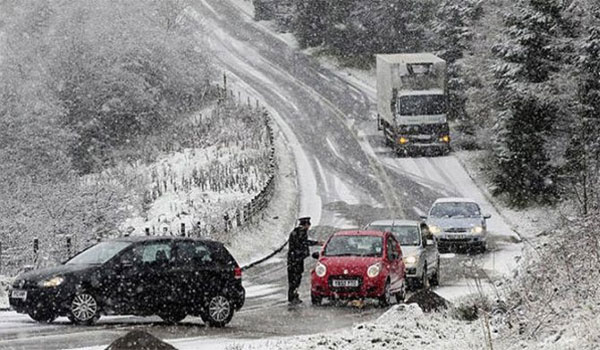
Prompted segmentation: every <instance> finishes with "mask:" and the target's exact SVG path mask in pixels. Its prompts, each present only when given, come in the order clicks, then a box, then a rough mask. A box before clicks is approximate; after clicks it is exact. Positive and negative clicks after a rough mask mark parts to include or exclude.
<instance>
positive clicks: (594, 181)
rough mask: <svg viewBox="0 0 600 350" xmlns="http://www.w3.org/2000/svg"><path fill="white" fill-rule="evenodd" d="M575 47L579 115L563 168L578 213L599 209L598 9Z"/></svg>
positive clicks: (599, 103)
mask: <svg viewBox="0 0 600 350" xmlns="http://www.w3.org/2000/svg"><path fill="white" fill-rule="evenodd" d="M592 17H593V19H594V20H595V21H594V22H593V23H592V24H591V25H590V27H589V29H588V35H587V36H585V37H584V38H583V40H582V44H581V45H580V46H579V47H578V51H579V57H580V59H579V62H578V65H577V66H578V68H579V72H578V74H579V77H578V94H577V97H578V102H579V113H578V115H577V118H575V120H574V121H573V125H574V127H573V132H572V135H571V142H570V144H569V147H568V149H567V153H566V158H567V160H568V162H567V165H566V168H567V171H568V172H569V174H570V175H571V176H572V178H573V179H574V181H573V185H574V187H575V188H574V189H575V194H576V198H577V200H578V201H579V203H580V204H581V208H582V212H583V214H584V215H587V214H588V213H589V212H590V211H591V210H598V209H600V191H599V190H598V188H599V186H600V9H596V11H595V12H594V14H593V16H592Z"/></svg>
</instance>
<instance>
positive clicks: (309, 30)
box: [294, 0, 328, 47]
mask: <svg viewBox="0 0 600 350" xmlns="http://www.w3.org/2000/svg"><path fill="white" fill-rule="evenodd" d="M326 5H327V3H326V0H298V2H297V3H296V18H295V21H294V33H295V34H296V37H297V38H298V42H299V43H300V46H301V47H314V46H319V45H321V44H322V43H323V37H324V34H325V30H326V28H327V27H326V23H325V21H324V18H325V16H326V14H327V13H328V12H327V6H326Z"/></svg>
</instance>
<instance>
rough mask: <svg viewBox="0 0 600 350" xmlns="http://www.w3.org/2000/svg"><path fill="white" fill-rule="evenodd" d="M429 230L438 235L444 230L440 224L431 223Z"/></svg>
mask: <svg viewBox="0 0 600 350" xmlns="http://www.w3.org/2000/svg"><path fill="white" fill-rule="evenodd" d="M429 232H431V233H433V234H434V235H437V234H438V233H440V232H442V229H441V227H439V226H435V225H429Z"/></svg>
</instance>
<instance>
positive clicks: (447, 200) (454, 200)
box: [434, 197, 477, 204]
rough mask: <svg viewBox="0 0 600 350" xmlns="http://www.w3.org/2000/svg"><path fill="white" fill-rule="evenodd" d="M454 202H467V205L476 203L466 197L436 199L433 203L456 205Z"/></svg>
mask: <svg viewBox="0 0 600 350" xmlns="http://www.w3.org/2000/svg"><path fill="white" fill-rule="evenodd" d="M456 202H468V203H477V202H475V201H474V200H472V199H471V198H466V197H447V198H438V199H436V200H435V202H434V204H435V203H456Z"/></svg>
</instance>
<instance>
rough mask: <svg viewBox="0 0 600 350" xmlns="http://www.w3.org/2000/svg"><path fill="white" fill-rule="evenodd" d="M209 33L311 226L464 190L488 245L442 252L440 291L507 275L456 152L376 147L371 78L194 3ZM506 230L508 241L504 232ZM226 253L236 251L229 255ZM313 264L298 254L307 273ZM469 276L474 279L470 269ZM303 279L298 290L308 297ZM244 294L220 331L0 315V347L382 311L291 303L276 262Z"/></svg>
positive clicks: (268, 326)
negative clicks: (272, 138)
mask: <svg viewBox="0 0 600 350" xmlns="http://www.w3.org/2000/svg"><path fill="white" fill-rule="evenodd" d="M190 13H191V15H192V17H193V18H194V19H196V20H197V21H198V23H199V24H201V26H202V27H204V28H210V32H209V33H208V35H204V34H202V35H199V39H201V40H208V42H209V43H210V44H211V46H212V48H213V50H214V51H215V53H216V55H215V56H216V60H217V64H218V65H219V66H220V67H222V68H223V70H226V71H227V75H228V84H229V87H231V88H233V89H234V90H235V92H236V93H238V92H239V93H240V97H241V99H242V100H245V99H246V97H251V98H253V99H258V100H260V101H261V102H262V104H263V105H265V106H266V107H267V108H268V109H269V110H270V112H271V114H272V115H273V117H274V119H275V121H276V123H277V125H278V127H279V129H280V131H281V133H282V134H283V135H284V137H285V138H286V140H287V142H288V145H289V147H290V148H291V149H292V152H293V154H294V157H295V162H296V165H297V168H298V176H299V187H300V190H301V198H300V203H299V205H300V210H299V211H300V212H299V214H300V215H310V216H312V217H313V229H314V232H315V233H314V234H316V235H321V236H322V237H324V236H325V235H327V234H328V233H330V232H333V231H335V230H337V229H343V228H348V227H360V226H362V225H364V224H366V223H368V222H370V221H372V220H375V219H382V218H390V217H404V218H413V219H416V218H418V216H419V215H420V214H422V213H424V212H426V210H427V209H428V207H429V206H430V205H431V203H432V202H433V201H434V200H435V199H436V198H438V197H441V196H458V195H460V196H468V197H472V198H474V199H475V200H477V201H479V202H480V203H481V204H482V206H483V208H484V211H486V212H487V213H491V214H492V220H491V221H490V222H489V228H490V230H491V231H492V233H493V234H494V242H495V244H494V247H493V250H492V252H490V253H487V254H485V255H482V256H465V255H454V254H446V255H444V256H443V261H442V277H441V279H442V280H441V286H440V287H439V288H438V289H437V291H438V292H439V293H440V294H442V295H444V296H447V297H449V298H453V297H456V296H459V295H464V294H466V293H468V292H469V291H471V292H472V291H475V290H476V286H475V285H474V283H473V282H472V278H473V277H474V276H473V274H474V271H479V272H483V273H484V275H483V276H493V275H496V274H502V273H505V272H506V271H509V270H510V269H511V268H512V267H513V266H514V264H515V262H514V256H515V255H518V254H519V251H520V247H519V245H518V244H515V243H512V242H513V240H514V237H516V234H515V233H514V232H513V231H512V230H511V229H510V227H509V225H508V224H507V223H505V222H504V221H503V219H502V217H501V216H500V215H499V214H498V213H497V212H496V211H495V209H494V208H493V206H492V205H490V204H489V203H488V201H487V200H486V198H485V196H484V195H483V194H482V193H481V191H480V190H479V189H478V188H477V187H476V186H475V184H474V183H473V181H472V180H471V179H470V177H469V176H468V174H467V173H466V171H465V170H464V169H463V167H462V166H461V164H460V162H459V161H458V159H457V158H456V157H454V156H447V157H438V158H414V159H412V158H401V159H399V158H397V157H395V156H394V155H393V154H391V152H390V150H389V149H388V148H387V147H385V146H384V143H383V138H382V137H381V135H380V134H379V133H378V132H377V130H376V127H375V120H374V117H373V108H374V103H373V97H374V96H373V93H374V89H373V87H372V86H368V84H367V85H365V84H356V83H355V84H350V83H349V82H347V81H345V80H344V79H342V78H340V77H339V76H338V75H337V74H335V73H334V72H331V71H329V70H327V69H325V68H322V67H321V66H320V65H319V64H318V63H317V62H316V61H315V60H314V59H312V58H310V57H308V56H306V55H305V54H303V53H301V52H299V51H297V50H296V49H294V48H292V47H290V46H289V45H288V44H287V43H286V42H285V41H283V40H281V39H279V38H277V37H275V36H274V35H273V34H271V33H270V32H268V31H266V30H265V29H264V26H262V25H257V24H256V23H254V22H253V21H252V20H251V18H250V17H249V16H248V14H247V13H245V12H244V11H240V8H239V7H237V6H235V5H234V4H232V3H230V2H228V1H223V0H203V1H201V2H200V3H198V4H197V5H195V6H194V8H193V9H192V10H191V11H190ZM511 237H513V238H511ZM234 255H235V252H234ZM312 264H313V262H312V261H309V260H307V261H306V267H307V268H306V270H307V271H308V270H309V268H310V266H311V265H312ZM478 276H481V275H479V274H478ZM307 278H308V275H307V274H306V275H305V279H304V281H303V284H302V295H301V296H302V298H303V299H304V300H309V297H308V295H307V293H308V285H309V283H308V280H307ZM244 281H245V286H246V288H247V289H248V296H249V297H248V301H247V304H246V305H245V306H244V308H243V309H242V310H241V311H240V312H239V313H237V314H236V315H235V316H234V318H233V321H232V322H231V324H230V325H229V326H228V327H226V328H224V329H212V328H206V327H204V325H203V323H202V321H201V320H200V319H197V318H191V317H188V318H187V319H186V320H185V321H184V322H183V324H181V325H178V326H166V325H163V324H162V323H160V322H158V321H159V320H158V318H134V317H118V318H117V317H106V318H103V319H101V322H100V323H99V324H98V325H96V326H94V327H76V326H71V325H68V324H67V323H66V319H58V320H57V322H56V323H55V324H52V325H39V324H36V323H34V322H33V321H31V320H30V319H29V318H28V317H27V316H23V315H16V314H14V313H12V312H2V313H0V349H61V348H66V347H69V348H76V347H83V346H92V345H99V344H107V343H110V342H111V341H112V340H114V339H115V338H116V337H118V336H119V335H122V334H124V333H125V331H126V330H129V329H133V328H144V329H149V330H150V332H151V333H153V334H154V335H156V336H159V337H162V338H169V339H172V338H190V337H200V338H215V339H225V338H227V339H232V338H233V339H253V338H266V337H277V336H287V335H296V334H307V333H316V332H322V331H327V330H332V329H336V328H342V327H347V326H349V325H351V324H353V323H356V322H365V321H368V320H371V319H373V318H375V317H377V316H379V315H380V314H381V313H382V312H383V310H382V309H378V308H374V307H370V306H367V307H365V308H364V309H357V308H353V307H347V306H342V307H323V308H313V307H310V306H308V305H304V306H303V307H300V308H298V309H293V310H288V308H287V306H286V304H285V300H286V288H287V279H286V269H285V262H284V260H283V259H279V260H274V261H270V263H269V264H266V265H264V266H260V267H258V268H255V269H252V270H250V271H248V272H247V273H246V274H245V275H244Z"/></svg>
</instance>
